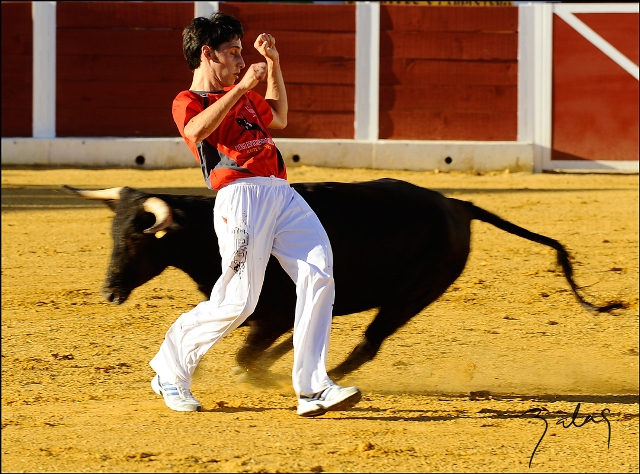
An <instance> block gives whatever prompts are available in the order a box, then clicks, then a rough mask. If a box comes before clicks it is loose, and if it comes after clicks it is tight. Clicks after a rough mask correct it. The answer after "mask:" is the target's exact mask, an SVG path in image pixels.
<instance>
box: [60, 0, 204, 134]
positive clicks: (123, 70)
mask: <svg viewBox="0 0 640 474" xmlns="http://www.w3.org/2000/svg"><path fill="white" fill-rule="evenodd" d="M192 18H193V3H191V2H184V3H181V2H58V4H57V61H58V62H57V68H56V76H57V84H56V89H57V93H56V95H57V111H56V133H57V136H60V137H66V136H87V137H91V136H133V137H135V136H139V137H162V136H179V134H178V130H177V128H176V126H175V123H174V122H173V119H172V117H171V103H172V102H173V99H174V98H175V96H176V95H177V94H178V92H180V91H181V90H184V89H186V88H188V87H189V86H190V84H191V78H192V75H191V72H190V71H189V68H188V67H187V65H186V62H185V60H184V57H183V55H182V30H183V28H184V27H185V26H186V25H187V24H188V23H189V22H190V21H191V19H192Z"/></svg>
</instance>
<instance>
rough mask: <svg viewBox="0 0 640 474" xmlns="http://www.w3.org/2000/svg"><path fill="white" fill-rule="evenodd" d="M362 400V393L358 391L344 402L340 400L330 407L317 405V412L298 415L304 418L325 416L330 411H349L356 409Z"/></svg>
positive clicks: (311, 411)
mask: <svg viewBox="0 0 640 474" xmlns="http://www.w3.org/2000/svg"><path fill="white" fill-rule="evenodd" d="M361 399H362V393H361V392H360V390H358V391H357V392H355V393H353V394H351V395H349V396H348V397H347V398H345V399H344V400H340V401H339V402H336V403H334V404H333V405H330V406H328V407H326V406H324V405H322V404H320V403H318V405H317V406H318V409H317V410H310V411H308V412H305V413H298V415H300V416H304V417H313V416H321V415H324V414H325V413H327V412H328V411H343V410H348V409H349V408H352V407H354V406H355V405H356V404H357V403H358V402H359V401H360V400H361Z"/></svg>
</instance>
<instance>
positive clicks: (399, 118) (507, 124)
mask: <svg viewBox="0 0 640 474" xmlns="http://www.w3.org/2000/svg"><path fill="white" fill-rule="evenodd" d="M516 119H517V114H516V113H514V112H489V113H467V112H422V111H414V112H403V111H398V112H396V111H392V112H381V113H380V138H385V139H397V140H487V141H494V140H516V137H517V120H516Z"/></svg>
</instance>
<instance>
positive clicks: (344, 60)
mask: <svg viewBox="0 0 640 474" xmlns="http://www.w3.org/2000/svg"><path fill="white" fill-rule="evenodd" d="M220 10H221V11H223V12H225V13H229V14H231V15H233V16H235V17H236V18H238V19H239V20H240V21H241V22H242V25H243V27H244V31H245V35H244V39H243V41H242V46H243V51H242V55H243V57H244V60H245V62H246V63H247V66H248V65H250V64H252V63H256V62H262V61H264V58H263V57H262V56H261V55H260V54H259V53H258V52H257V51H256V50H255V49H254V47H253V42H254V41H255V39H256V38H257V36H258V35H259V34H260V33H270V34H272V35H273V36H274V37H275V38H276V47H277V48H278V51H279V52H280V54H281V65H282V73H283V76H284V81H285V85H286V89H287V98H288V100H289V124H288V125H287V128H285V129H284V130H271V133H272V134H273V136H274V137H287V138H353V121H354V111H353V109H354V100H355V24H356V22H355V5H338V4H336V5H313V4H306V5H295V4H293V5H292V4H259V3H240V2H238V3H228V2H221V3H220ZM256 91H257V92H259V93H260V94H262V95H264V93H265V91H266V85H265V84H259V85H258V86H257V87H256Z"/></svg>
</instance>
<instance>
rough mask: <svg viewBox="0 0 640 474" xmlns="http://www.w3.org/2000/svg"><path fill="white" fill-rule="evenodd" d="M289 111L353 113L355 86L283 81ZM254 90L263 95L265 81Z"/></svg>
mask: <svg viewBox="0 0 640 474" xmlns="http://www.w3.org/2000/svg"><path fill="white" fill-rule="evenodd" d="M285 88H286V90H287V100H288V103H289V112H293V111H300V112H311V111H313V112H350V113H353V108H354V102H355V86H353V85H333V84H290V83H285ZM254 90H255V91H256V92H257V93H258V94H260V95H261V96H263V97H264V95H265V92H266V90H267V85H266V84H265V83H260V84H258V85H257V86H256V87H255V88H254Z"/></svg>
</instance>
